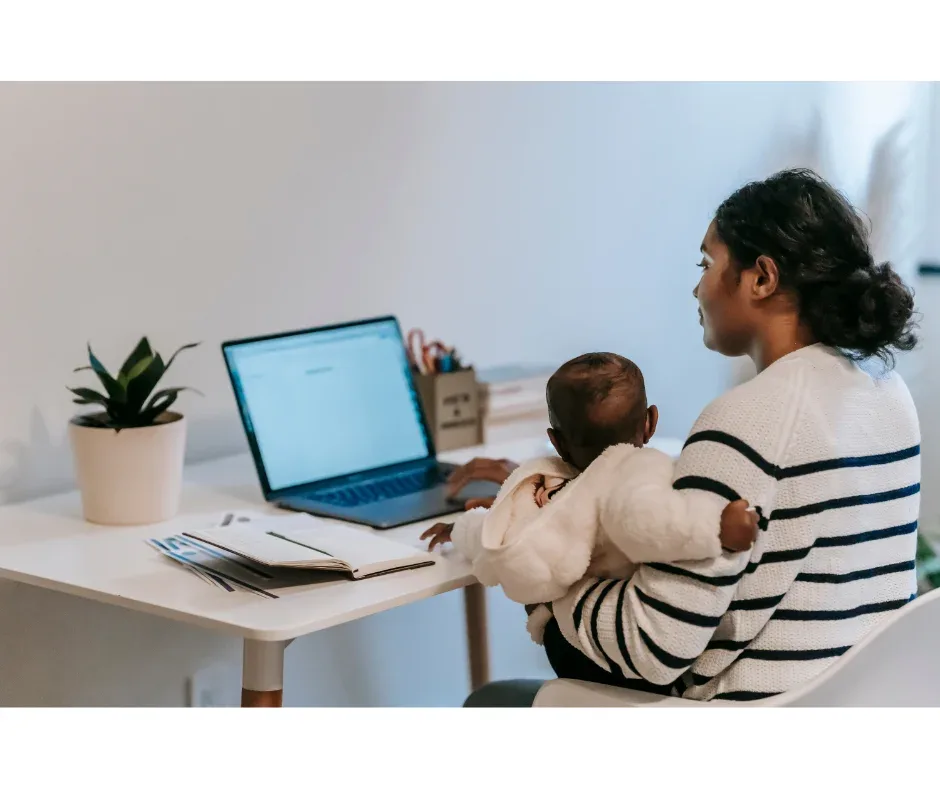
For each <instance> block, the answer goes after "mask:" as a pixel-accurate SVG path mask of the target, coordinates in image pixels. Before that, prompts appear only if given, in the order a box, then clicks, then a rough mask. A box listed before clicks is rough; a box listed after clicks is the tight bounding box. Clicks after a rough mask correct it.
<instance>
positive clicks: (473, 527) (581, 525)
mask: <svg viewBox="0 0 940 788" xmlns="http://www.w3.org/2000/svg"><path fill="white" fill-rule="evenodd" d="M546 395H547V399H548V406H549V416H550V421H551V425H552V427H551V429H550V430H549V431H548V435H549V438H550V439H551V441H552V444H553V445H554V447H555V449H556V451H557V452H558V456H557V457H543V458H539V459H536V460H532V461H530V462H527V463H525V464H524V465H522V466H521V467H519V468H517V469H516V470H515V471H513V473H512V474H511V475H510V477H509V478H508V479H507V480H506V482H505V483H504V484H503V486H502V488H501V489H500V491H499V495H498V496H497V497H496V500H495V501H494V503H493V504H492V506H491V507H490V508H489V509H474V510H471V511H469V512H467V513H466V514H464V515H463V516H461V517H460V518H459V519H458V520H457V522H456V523H455V524H454V525H452V526H451V525H444V524H441V525H437V526H434V527H433V528H431V529H429V530H428V531H427V532H426V533H425V534H424V536H423V538H428V537H430V538H431V545H430V548H433V547H434V546H435V545H436V544H439V543H441V542H445V541H449V540H452V541H453V543H454V546H455V548H456V549H457V550H458V552H460V553H461V554H462V555H464V556H465V557H466V558H467V559H468V560H470V561H471V562H472V564H473V569H474V573H475V574H476V576H477V578H478V579H479V580H480V582H481V583H483V584H484V585H499V586H502V588H503V590H504V592H505V593H506V595H507V596H508V597H509V598H510V599H513V600H515V601H517V602H521V603H523V604H526V605H534V606H535V607H534V608H533V609H532V610H531V612H530V615H529V624H528V628H529V632H530V634H531V635H532V638H533V639H534V640H535V641H536V642H541V638H542V632H543V631H544V628H545V624H547V623H548V620H549V619H550V618H551V610H550V606H549V605H548V603H550V602H552V601H553V600H555V599H558V598H559V597H561V596H563V595H564V594H565V592H567V590H568V588H569V587H570V586H571V585H573V584H574V583H575V582H577V581H578V580H580V579H581V578H583V577H585V576H589V577H610V578H618V579H620V578H627V577H629V576H630V575H632V573H633V570H634V567H635V565H636V564H640V563H650V562H672V561H689V560H699V559H705V558H712V557H715V556H717V555H719V554H720V553H721V551H722V549H723V548H724V549H728V550H745V549H747V548H749V547H750V546H751V544H753V541H754V538H755V537H756V534H757V520H758V517H757V514H756V513H755V512H753V511H751V510H750V509H749V508H748V504H747V502H746V501H734V502H731V503H726V502H724V501H721V500H720V499H719V498H717V496H716V498H715V501H714V503H713V504H710V505H708V508H707V510H705V509H704V508H703V509H701V510H699V511H691V510H690V507H689V505H688V500H687V499H686V498H685V497H684V496H682V495H680V494H679V493H678V492H676V491H674V490H673V488H672V482H673V461H672V459H671V458H670V457H669V456H668V455H666V454H664V453H662V452H660V451H657V450H656V449H651V448H644V447H645V444H646V443H647V442H648V441H649V439H650V438H651V437H652V436H653V433H654V432H655V430H656V422H657V419H658V412H657V409H656V407H655V406H648V405H647V400H646V388H645V384H644V381H643V375H642V373H641V372H640V370H639V368H638V367H637V366H636V365H635V364H634V363H633V362H631V361H629V360H628V359H626V358H623V357H622V356H617V355H615V354H612V353H589V354H587V355H585V356H580V357H579V358H576V359H573V360H572V361H569V362H567V363H565V364H564V365H562V366H561V367H560V368H559V369H558V371H557V372H555V374H554V375H552V377H551V379H550V380H549V382H548V387H547V392H546ZM700 506H701V505H700ZM628 510H629V511H631V512H640V513H641V514H640V515H634V516H632V517H629V518H627V517H625V516H624V515H623V513H624V512H625V511H628ZM716 522H720V527H719V528H716V527H715V525H714V524H715V523H716Z"/></svg>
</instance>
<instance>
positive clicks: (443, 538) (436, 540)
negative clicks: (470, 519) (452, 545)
mask: <svg viewBox="0 0 940 788" xmlns="http://www.w3.org/2000/svg"><path fill="white" fill-rule="evenodd" d="M453 530H454V524H453V523H438V524H437V525H432V526H431V527H430V528H428V530H427V531H425V532H424V533H423V534H421V541H424V540H425V539H429V538H430V540H431V543H430V544H429V545H428V552H429V553H430V552H431V551H432V550H433V549H434V548H435V547H437V546H438V545H439V544H440V545H442V544H446V543H447V542H449V541H451V538H450V535H451V533H452V532H453Z"/></svg>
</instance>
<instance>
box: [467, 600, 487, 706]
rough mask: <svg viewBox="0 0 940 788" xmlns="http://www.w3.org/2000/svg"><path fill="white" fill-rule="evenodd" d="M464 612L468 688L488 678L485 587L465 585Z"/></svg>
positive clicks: (478, 686) (478, 684) (480, 685)
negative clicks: (468, 668)
mask: <svg viewBox="0 0 940 788" xmlns="http://www.w3.org/2000/svg"><path fill="white" fill-rule="evenodd" d="M463 593H464V598H463V599H464V612H465V614H466V618H467V649H468V652H469V657H470V689H471V690H476V689H479V688H480V687H482V686H483V685H484V684H487V683H488V682H489V680H490V649H489V643H488V642H487V641H488V638H487V631H486V589H485V588H484V587H483V586H482V585H480V584H479V583H474V584H473V585H472V586H467V587H466V588H464V590H463Z"/></svg>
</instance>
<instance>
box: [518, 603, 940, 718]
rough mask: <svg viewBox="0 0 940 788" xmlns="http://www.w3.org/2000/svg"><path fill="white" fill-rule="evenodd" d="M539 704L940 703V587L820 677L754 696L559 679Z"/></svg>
mask: <svg viewBox="0 0 940 788" xmlns="http://www.w3.org/2000/svg"><path fill="white" fill-rule="evenodd" d="M534 705H535V706H565V707H579V708H585V707H601V706H667V707H688V706H694V707H702V708H707V707H709V706H815V707H820V706H867V707H871V706H940V589H938V590H935V591H931V592H930V593H928V594H924V595H923V596H921V597H919V598H918V599H917V600H915V601H914V602H911V603H910V604H909V605H905V606H904V607H903V608H901V610H899V611H898V612H897V613H896V614H895V615H893V616H891V617H890V618H888V619H887V620H886V621H884V622H883V623H882V624H881V625H880V626H878V627H877V628H876V629H875V630H874V631H872V632H870V633H869V634H868V636H867V637H866V638H865V639H864V640H862V641H861V642H860V643H858V644H857V645H856V646H854V647H853V648H852V649H850V650H849V651H848V652H846V653H845V655H844V656H842V657H841V658H840V659H838V660H836V662H834V663H833V664H832V665H831V666H830V667H829V668H827V669H826V670H825V671H823V672H822V673H821V674H820V675H819V676H817V677H816V678H815V679H813V680H812V681H810V682H809V683H808V684H804V685H803V686H802V687H799V688H797V689H794V690H790V691H789V692H784V693H782V694H780V695H775V696H774V697H772V698H765V699H763V700H754V701H739V702H732V701H710V702H708V703H703V702H701V701H694V700H684V699H682V698H668V697H662V696H660V695H654V694H651V693H648V692H637V691H635V690H627V689H620V688H618V687H608V686H605V685H603V684H590V683H588V682H584V681H568V680H565V679H556V680H554V681H549V682H547V683H546V684H545V685H544V686H543V687H542V689H541V690H540V691H539V693H538V695H537V696H536V699H535V703H534Z"/></svg>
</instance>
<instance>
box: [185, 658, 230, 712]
mask: <svg viewBox="0 0 940 788" xmlns="http://www.w3.org/2000/svg"><path fill="white" fill-rule="evenodd" d="M240 683H241V682H240V680H239V677H238V671H237V670H235V669H233V668H232V667H231V666H229V665H223V664H221V663H217V664H214V665H209V666H208V667H205V668H202V669H201V670H198V671H196V672H195V673H194V674H193V675H192V676H190V677H189V678H188V679H187V680H186V698H187V704H186V705H187V706H193V707H195V706H200V707H204V708H231V707H233V706H238V705H240V696H241V691H240Z"/></svg>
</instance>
